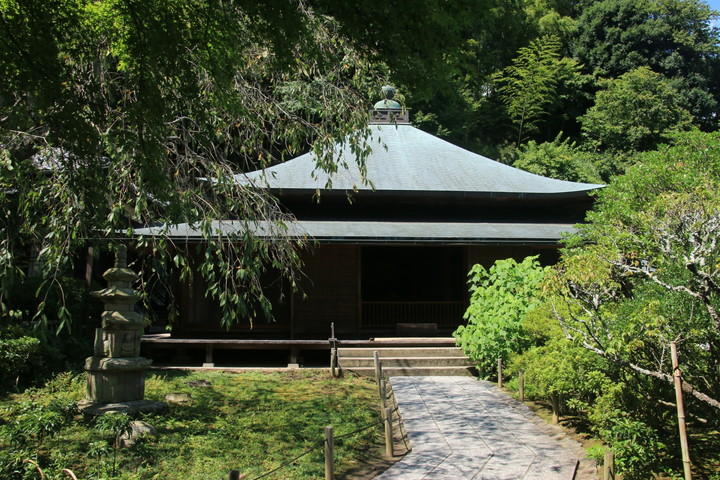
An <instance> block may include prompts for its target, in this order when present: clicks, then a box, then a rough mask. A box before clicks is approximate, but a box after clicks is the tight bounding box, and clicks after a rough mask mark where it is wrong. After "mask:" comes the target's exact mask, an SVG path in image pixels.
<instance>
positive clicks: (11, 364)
mask: <svg viewBox="0 0 720 480" xmlns="http://www.w3.org/2000/svg"><path fill="white" fill-rule="evenodd" d="M42 367H43V358H42V345H41V342H40V340H38V339H37V338H33V337H27V336H23V337H20V338H8V339H5V340H2V339H0V390H1V389H3V388H8V389H10V388H15V389H18V387H19V386H20V385H21V382H22V381H23V380H25V378H24V377H26V376H28V375H30V374H31V373H33V372H36V371H37V370H38V369H42ZM22 383H23V384H24V383H25V382H22ZM0 393H2V392H1V391H0Z"/></svg>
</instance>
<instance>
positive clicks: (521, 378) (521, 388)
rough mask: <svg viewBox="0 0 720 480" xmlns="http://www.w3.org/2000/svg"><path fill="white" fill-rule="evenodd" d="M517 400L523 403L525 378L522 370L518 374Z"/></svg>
mask: <svg viewBox="0 0 720 480" xmlns="http://www.w3.org/2000/svg"><path fill="white" fill-rule="evenodd" d="M518 400H520V401H521V402H524V401H525V376H524V375H523V371H522V370H520V373H518Z"/></svg>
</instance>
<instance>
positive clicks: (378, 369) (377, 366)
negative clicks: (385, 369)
mask: <svg viewBox="0 0 720 480" xmlns="http://www.w3.org/2000/svg"><path fill="white" fill-rule="evenodd" d="M373 360H374V362H375V383H376V384H377V387H378V395H380V379H381V378H382V367H381V366H380V354H379V353H378V351H377V350H375V351H374V352H373Z"/></svg>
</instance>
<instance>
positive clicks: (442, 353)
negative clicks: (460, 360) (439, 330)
mask: <svg viewBox="0 0 720 480" xmlns="http://www.w3.org/2000/svg"><path fill="white" fill-rule="evenodd" d="M375 351H377V352H378V356H379V357H380V358H383V357H457V356H462V355H463V353H462V350H461V349H460V347H405V348H403V347H381V348H343V347H341V348H338V356H339V357H340V358H343V357H370V358H373V352H375Z"/></svg>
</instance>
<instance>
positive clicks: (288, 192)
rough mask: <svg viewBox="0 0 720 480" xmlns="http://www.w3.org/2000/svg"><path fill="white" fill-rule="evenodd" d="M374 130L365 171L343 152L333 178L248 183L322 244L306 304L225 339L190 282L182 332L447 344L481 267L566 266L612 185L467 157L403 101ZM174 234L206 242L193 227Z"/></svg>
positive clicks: (307, 174)
mask: <svg viewBox="0 0 720 480" xmlns="http://www.w3.org/2000/svg"><path fill="white" fill-rule="evenodd" d="M369 132H370V135H371V136H370V138H369V145H370V146H371V148H372V151H371V152H370V154H369V156H368V157H367V158H366V174H365V175H363V174H362V173H361V170H360V168H359V167H358V165H357V162H356V159H355V156H354V154H353V153H352V152H351V151H350V149H349V148H345V149H342V148H340V147H338V149H337V151H336V152H335V154H336V159H337V161H338V165H339V168H338V171H337V172H335V173H333V174H332V175H329V174H327V173H325V172H322V171H320V170H318V169H317V168H316V158H315V156H314V154H313V153H308V154H305V155H302V156H300V157H297V158H295V159H293V160H289V161H287V162H285V163H282V164H279V165H276V166H273V167H270V168H267V169H266V170H265V171H257V172H250V173H245V174H241V175H238V176H237V181H238V182H243V183H247V184H257V185H264V187H263V188H269V189H270V190H271V191H272V193H274V194H275V195H276V196H277V198H278V199H279V200H280V202H281V204H282V205H283V206H284V207H285V208H287V209H288V210H289V211H290V212H292V213H293V214H294V216H295V217H296V218H297V221H295V222H293V223H291V224H290V225H289V232H288V234H289V235H297V236H309V237H312V238H314V239H315V240H316V246H315V247H314V248H311V249H309V250H307V251H304V252H303V253H302V259H303V262H304V265H305V266H304V273H305V275H306V278H305V280H304V283H303V285H302V290H303V293H304V295H303V293H296V294H293V293H292V292H290V291H285V292H281V291H280V290H281V289H282V288H284V287H280V286H272V285H270V286H268V291H269V292H270V293H269V295H268V296H269V298H270V299H271V300H273V299H277V301H276V302H275V304H274V305H273V313H274V316H275V319H274V321H273V322H268V323H264V322H262V321H256V322H255V323H254V325H253V327H252V328H250V327H249V325H247V324H242V323H241V324H240V325H238V326H237V327H233V328H232V329H230V331H226V330H225V329H223V328H222V327H221V326H220V309H219V307H218V306H217V305H216V304H215V303H214V301H213V300H210V299H208V298H206V297H205V294H204V288H203V287H204V286H203V285H202V282H201V281H199V280H195V282H194V283H193V284H184V285H180V286H179V291H178V292H177V298H180V299H182V300H181V305H180V318H179V321H178V323H177V324H175V325H174V326H173V331H172V336H173V337H178V338H183V337H185V338H200V337H203V338H212V337H217V338H220V337H230V338H255V339H258V338H267V339H310V338H328V336H329V334H330V325H331V323H334V326H335V334H336V336H337V337H338V338H347V339H353V338H356V339H362V338H372V337H388V336H395V335H398V336H403V335H411V334H412V333H413V332H414V331H417V332H422V334H423V335H426V336H427V335H438V336H440V335H442V336H448V334H449V333H450V332H452V331H453V330H454V329H455V328H456V327H457V326H458V325H459V324H460V323H461V322H462V321H463V319H462V316H463V313H464V311H465V309H466V308H467V302H468V298H469V297H468V291H467V284H466V281H467V274H468V272H469V270H470V268H471V267H472V265H474V264H476V263H481V264H483V265H485V266H490V265H492V264H493V262H494V261H495V260H497V259H503V258H509V257H513V258H515V259H517V260H521V259H523V258H524V257H526V256H529V255H539V257H540V260H541V262H543V263H545V264H551V263H554V261H555V260H556V259H557V257H558V246H559V242H560V240H561V236H562V234H563V233H564V232H570V231H572V230H573V225H574V224H576V223H578V222H581V221H582V220H583V219H584V216H585V212H586V211H587V210H588V209H589V208H590V207H591V205H592V198H591V196H590V195H589V192H591V191H592V190H595V189H597V188H600V187H601V185H594V184H585V183H574V182H567V181H561V180H555V179H551V178H546V177H542V176H538V175H534V174H531V173H528V172H525V171H522V170H519V169H516V168H513V167H510V166H508V165H504V164H502V163H499V162H496V161H493V160H491V159H489V158H486V157H483V156H481V155H478V154H475V153H472V152H470V151H467V150H464V149H462V148H460V147H458V146H455V145H453V144H451V143H448V142H446V141H444V140H442V139H440V138H438V137H435V136H433V135H430V134H428V133H425V132H423V131H421V130H419V129H417V128H415V127H413V126H412V125H411V124H410V121H409V115H408V112H407V111H406V110H403V109H401V108H400V105H399V104H397V102H395V101H393V100H392V99H391V98H388V99H386V100H383V101H381V102H378V104H376V106H375V108H374V109H373V110H372V111H371V121H370V125H369ZM366 179H367V181H366ZM326 187H327V188H326ZM318 192H319V193H320V195H319V198H318ZM349 198H351V200H352V201H349ZM222 224H223V226H224V227H223V228H233V222H232V221H224V222H222ZM174 232H175V233H174V234H175V235H176V237H177V239H178V240H181V239H182V240H183V241H187V242H190V243H192V242H200V241H201V236H200V235H199V234H198V233H197V232H195V231H194V230H193V229H192V228H190V227H188V226H178V227H177V228H175V229H174ZM140 233H142V232H140ZM281 293H284V294H285V295H280V294H281ZM281 298H284V300H280V299H281Z"/></svg>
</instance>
